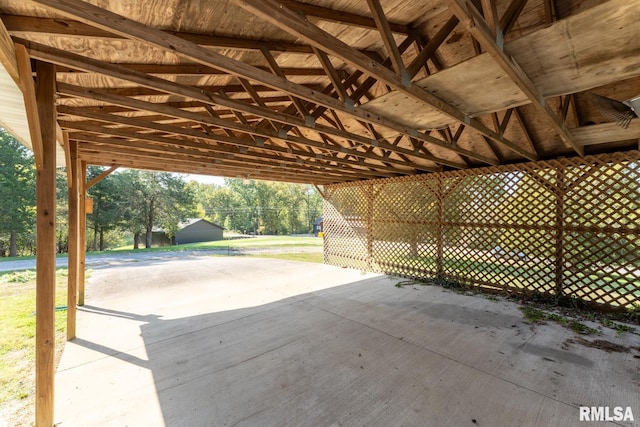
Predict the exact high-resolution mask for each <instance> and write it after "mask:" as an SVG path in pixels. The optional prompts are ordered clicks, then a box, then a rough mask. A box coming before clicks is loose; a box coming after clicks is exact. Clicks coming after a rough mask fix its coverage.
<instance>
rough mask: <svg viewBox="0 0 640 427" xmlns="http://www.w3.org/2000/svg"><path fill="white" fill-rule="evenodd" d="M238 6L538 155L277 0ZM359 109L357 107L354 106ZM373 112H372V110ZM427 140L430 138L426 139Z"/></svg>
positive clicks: (243, 0) (377, 120) (244, 0)
mask: <svg viewBox="0 0 640 427" xmlns="http://www.w3.org/2000/svg"><path fill="white" fill-rule="evenodd" d="M233 1H234V2H235V3H236V4H238V5H239V6H241V7H243V8H245V9H247V10H248V11H250V12H252V13H253V14H255V15H256V16H258V17H260V18H262V19H264V20H265V21H267V22H269V23H271V24H273V25H275V26H277V27H279V28H281V29H282V30H284V31H287V32H288V33H290V34H293V35H295V36H297V37H300V38H301V39H303V40H304V41H306V42H307V43H309V44H310V45H312V46H316V47H318V48H322V49H324V50H325V51H326V52H328V53H331V54H332V55H334V56H336V57H338V58H340V59H342V60H343V61H345V62H346V63H348V64H350V65H352V66H354V67H356V68H358V69H360V70H362V71H363V72H365V73H366V74H368V75H370V76H372V77H375V78H376V79H378V80H379V81H380V82H383V83H384V84H387V85H389V86H390V87H391V88H393V89H395V90H398V91H399V92H402V93H404V94H406V95H408V96H409V97H411V98H413V99H416V100H418V101H420V102H423V103H425V104H427V105H429V106H431V107H432V108H434V109H435V110H437V111H439V112H441V113H442V114H444V115H446V116H448V117H451V118H452V119H454V120H456V121H458V122H461V123H465V124H467V125H468V126H469V127H470V128H473V129H475V130H476V131H478V132H479V133H480V134H482V135H484V136H486V137H487V138H490V139H492V140H495V141H496V142H498V143H501V144H503V145H505V146H506V147H508V148H509V149H511V150H513V151H515V152H516V153H518V154H520V155H521V156H523V157H525V158H527V159H530V160H537V157H536V156H535V155H534V154H531V153H529V152H527V151H525V150H523V149H522V148H521V147H520V146H518V145H516V144H514V143H513V142H511V141H509V140H507V139H505V138H504V137H500V135H498V134H497V133H495V132H493V131H491V130H490V129H488V128H487V127H486V126H485V125H484V124H482V123H481V122H480V121H479V120H477V119H475V118H471V117H469V116H468V115H466V114H464V113H463V112H461V111H460V110H458V109H456V108H454V107H453V106H451V105H450V104H448V103H446V102H444V101H443V100H442V99H440V98H438V97H437V96H435V95H433V94H431V93H430V92H428V91H426V90H425V89H423V88H422V87H419V86H417V85H415V84H412V83H411V82H408V81H406V80H403V79H402V77H400V76H397V75H396V74H395V73H393V72H392V71H390V70H388V69H387V68H385V67H380V66H376V65H375V64H372V62H371V58H369V57H368V56H366V55H364V54H362V53H361V52H358V51H357V50H355V49H353V48H351V47H350V46H348V45H347V44H345V43H344V42H342V41H340V40H339V39H337V38H336V37H334V36H332V35H330V34H328V33H326V32H325V31H323V30H321V29H320V28H318V27H316V26H315V25H313V24H311V23H310V22H308V21H305V20H304V19H302V18H301V17H300V16H298V15H296V14H295V13H293V12H292V11H290V10H288V9H286V8H282V7H280V6H279V4H278V3H277V1H275V0H233ZM320 103H321V104H323V105H326V104H325V103H324V102H320ZM326 106H328V107H329V108H335V107H332V106H331V105H326ZM336 109H337V110H343V109H342V108H336ZM355 111H358V110H355ZM369 114H373V113H369ZM357 116H358V117H360V118H361V119H363V120H365V121H368V122H371V123H374V124H380V125H383V126H386V127H389V128H390V129H394V130H397V131H399V132H401V133H405V134H406V135H408V136H414V137H416V136H415V133H417V132H411V131H408V132H407V130H408V129H407V128H406V126H403V125H400V124H399V123H396V122H394V121H393V120H389V119H388V118H386V119H385V118H383V117H380V116H375V117H374V116H371V115H367V114H364V115H361V114H357ZM417 137H418V138H422V135H421V134H418V135H417ZM427 142H428V141H427Z"/></svg>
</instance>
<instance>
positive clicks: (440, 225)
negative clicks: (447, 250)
mask: <svg viewBox="0 0 640 427" xmlns="http://www.w3.org/2000/svg"><path fill="white" fill-rule="evenodd" d="M442 181H443V178H441V177H440V176H438V177H437V178H436V185H437V187H436V189H437V190H436V206H437V208H438V211H437V212H438V220H437V221H436V224H437V225H436V251H437V252H436V266H437V267H436V268H437V278H438V279H442V277H443V276H444V268H443V266H444V200H445V194H444V193H445V192H444V185H443V182H442Z"/></svg>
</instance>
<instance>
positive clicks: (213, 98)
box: [18, 39, 462, 172]
mask: <svg viewBox="0 0 640 427" xmlns="http://www.w3.org/2000/svg"><path fill="white" fill-rule="evenodd" d="M18 41H19V42H20V43H22V44H25V45H26V46H27V47H28V50H29V53H30V54H31V55H32V56H33V57H36V58H39V59H41V60H43V61H47V62H52V63H55V64H63V65H66V66H70V67H75V68H78V69H83V70H91V71H95V72H99V73H101V74H104V75H108V76H111V77H115V78H119V79H122V80H125V81H131V82H134V83H137V84H140V85H143V86H145V87H149V88H152V89H155V90H159V91H162V92H165V93H169V94H172V95H178V96H183V97H187V98H191V99H195V100H198V101H200V102H203V103H205V104H210V105H214V106H218V105H221V106H223V107H227V108H230V109H232V110H237V111H242V112H244V113H248V114H253V115H255V116H258V117H263V118H266V119H269V120H273V121H276V122H279V123H283V124H288V125H292V126H297V127H303V128H307V129H311V130H314V131H316V132H320V133H326V134H328V135H333V136H335V137H338V138H343V139H347V140H354V141H358V142H360V143H362V144H365V145H369V144H371V142H372V141H371V140H370V139H369V138H365V137H363V136H361V135H358V134H355V133H351V132H347V131H344V130H339V129H335V128H331V127H329V126H323V125H321V124H318V123H309V122H307V121H306V120H304V119H301V118H298V117H294V116H290V115H288V114H283V113H279V112H277V111H274V110H271V109H267V108H261V107H258V106H254V105H250V104H247V103H246V102H242V101H237V100H234V99H231V98H228V97H224V96H221V95H219V94H214V93H210V92H207V91H204V90H201V89H197V88H194V87H191V86H185V85H181V84H178V83H175V82H171V81H168V80H164V79H160V78H158V77H154V76H149V75H147V74H144V73H139V72H137V71H133V70H128V69H125V68H122V67H120V66H118V65H116V64H110V63H104V62H101V61H97V60H95V59H91V58H85V57H82V56H80V55H76V54H73V53H69V52H65V51H62V50H60V49H55V48H52V47H49V46H44V45H41V44H38V43H32V42H29V41H28V40H21V39H18ZM334 101H337V100H336V99H334ZM289 137H290V136H289V135H288V134H283V135H281V138H284V139H287V138H289ZM416 138H419V135H418V136H416ZM426 138H427V139H429V140H432V141H435V143H439V144H440V143H441V141H439V140H438V139H437V138H432V137H428V136H426ZM394 149H395V150H397V151H400V152H402V153H403V154H407V155H409V156H412V157H417V158H420V159H422V160H429V161H433V162H435V163H439V164H445V165H448V166H451V167H462V166H461V165H457V164H456V163H452V162H450V161H448V160H444V159H440V158H437V157H435V156H427V155H422V154H419V153H414V152H412V151H411V150H407V149H402V148H399V147H398V148H394ZM401 150H403V151H401ZM426 169H427V170H428V171H431V172H433V171H434V168H426Z"/></svg>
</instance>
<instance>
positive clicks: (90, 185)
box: [84, 166, 118, 190]
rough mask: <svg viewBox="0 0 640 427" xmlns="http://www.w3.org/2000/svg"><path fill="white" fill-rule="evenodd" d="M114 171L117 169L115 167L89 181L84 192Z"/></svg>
mask: <svg viewBox="0 0 640 427" xmlns="http://www.w3.org/2000/svg"><path fill="white" fill-rule="evenodd" d="M116 169H118V167H117V166H112V167H110V168H109V169H107V170H106V171H103V172H101V173H100V174H99V175H98V176H96V177H95V178H93V179H92V180H91V181H89V182H87V184H86V185H85V187H84V188H85V190H88V189H90V188H91V187H93V186H94V185H96V184H97V183H99V182H100V181H102V180H103V179H105V178H106V177H108V176H109V175H111V174H112V173H113V172H115V171H116Z"/></svg>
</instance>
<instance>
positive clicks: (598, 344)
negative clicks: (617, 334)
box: [565, 337, 635, 353]
mask: <svg viewBox="0 0 640 427" xmlns="http://www.w3.org/2000/svg"><path fill="white" fill-rule="evenodd" d="M565 343H567V344H580V345H583V346H585V347H591V348H597V349H599V350H603V351H606V352H607V353H629V351H631V350H632V349H635V348H634V347H625V346H623V345H620V344H615V343H612V342H611V341H607V340H593V341H589V340H586V339H584V338H579V337H576V338H569V339H567V340H565Z"/></svg>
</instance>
